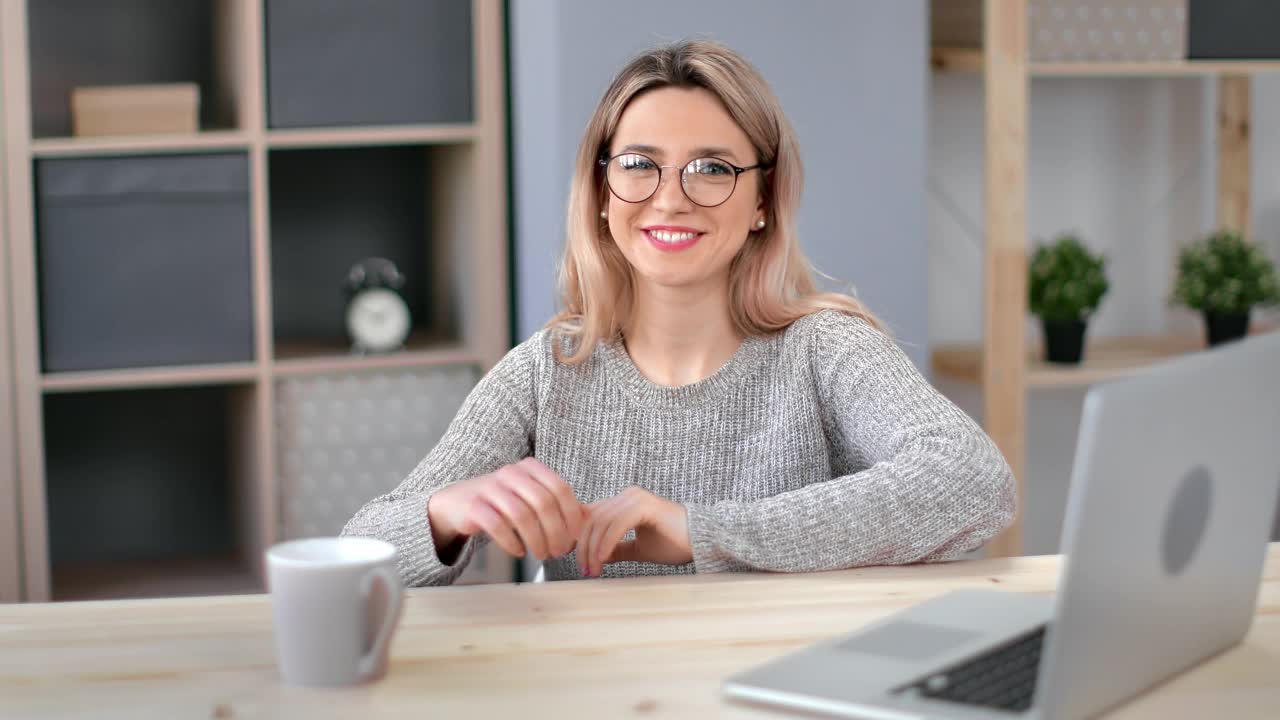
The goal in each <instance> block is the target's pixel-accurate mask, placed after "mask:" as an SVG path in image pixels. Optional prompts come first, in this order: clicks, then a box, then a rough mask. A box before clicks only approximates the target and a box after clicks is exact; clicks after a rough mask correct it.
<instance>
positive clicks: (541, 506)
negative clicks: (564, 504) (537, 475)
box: [497, 467, 571, 560]
mask: <svg viewBox="0 0 1280 720" xmlns="http://www.w3.org/2000/svg"><path fill="white" fill-rule="evenodd" d="M497 477H498V482H499V483H501V484H502V486H503V487H505V488H506V489H507V490H510V491H511V492H512V493H513V494H515V495H516V496H517V497H519V498H520V499H521V500H523V501H524V504H525V505H528V506H529V508H530V509H531V510H533V516H534V520H536V521H537V523H538V527H539V529H541V531H542V536H543V538H545V540H546V543H547V554H546V555H545V556H542V557H538V559H539V560H546V559H547V558H548V557H559V556H561V555H563V554H564V553H567V552H569V550H568V547H567V546H569V545H570V544H571V541H570V540H569V538H568V537H566V533H567V531H566V530H565V525H564V518H563V517H562V516H561V515H560V503H559V502H557V501H556V498H555V496H554V495H552V494H551V491H550V490H548V489H547V488H546V487H544V486H543V485H542V483H540V482H538V481H537V480H535V479H534V478H533V477H532V476H531V475H530V474H528V473H527V472H526V471H525V469H524V468H516V467H512V468H503V470H502V471H499V472H498V474H497Z"/></svg>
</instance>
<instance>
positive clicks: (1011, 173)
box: [930, 0, 1280, 555]
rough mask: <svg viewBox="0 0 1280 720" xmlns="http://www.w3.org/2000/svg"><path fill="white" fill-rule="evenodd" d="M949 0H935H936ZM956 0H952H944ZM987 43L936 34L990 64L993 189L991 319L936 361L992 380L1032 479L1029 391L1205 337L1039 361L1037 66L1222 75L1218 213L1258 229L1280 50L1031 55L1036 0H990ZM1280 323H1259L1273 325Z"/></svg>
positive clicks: (988, 393) (1197, 343)
mask: <svg viewBox="0 0 1280 720" xmlns="http://www.w3.org/2000/svg"><path fill="white" fill-rule="evenodd" d="M938 1H939V0H934V4H935V7H936V6H937V2H938ZM942 1H943V2H945V1H946V0H942ZM981 4H982V11H981V12H982V28H983V31H982V35H983V37H984V38H986V39H987V41H986V42H985V44H984V46H983V47H957V46H954V45H935V46H933V47H932V49H931V55H930V64H931V66H932V68H933V70H934V72H940V73H941V72H965V73H974V72H977V73H981V74H982V78H983V92H984V95H985V121H984V122H985V130H984V138H983V140H984V143H985V147H984V152H985V170H984V183H985V188H984V196H985V215H986V247H985V268H984V275H985V285H984V299H983V305H984V318H985V321H984V325H985V333H984V335H985V336H984V338H983V342H982V343H981V345H980V346H977V345H975V346H946V347H938V348H935V350H934V352H933V356H932V365H933V369H934V371H935V373H937V374H938V375H939V376H942V377H946V378H949V379H956V380H961V381H967V382H977V383H979V384H981V386H982V394H983V403H984V421H985V425H986V430H987V432H988V433H989V434H990V435H991V437H992V439H993V440H994V441H995V443H996V445H997V446H999V447H1000V449H1001V451H1002V452H1003V453H1004V455H1005V458H1006V459H1007V460H1008V462H1009V465H1010V466H1011V467H1012V469H1013V471H1014V474H1015V475H1016V476H1017V478H1018V485H1019V495H1024V491H1025V474H1026V463H1025V438H1026V429H1025V423H1026V392H1027V390H1028V389H1034V388H1047V387H1063V386H1087V385H1089V384H1091V383H1095V382H1099V381H1103V380H1109V379H1112V378H1116V377H1122V376H1124V375H1127V374H1130V373H1134V372H1138V371H1141V369H1142V368H1144V367H1146V366H1148V365H1150V364H1152V363H1154V362H1157V361H1159V360H1162V359H1165V358H1168V357H1172V356H1175V355H1178V354H1182V353H1186V352H1194V351H1197V350H1199V349H1203V347H1204V341H1203V338H1202V337H1200V336H1195V337H1138V338H1109V339H1101V340H1098V341H1090V342H1089V343H1088V345H1087V347H1086V350H1085V357H1086V361H1085V363H1084V364H1083V365H1081V366H1080V367H1058V366H1052V365H1048V364H1046V363H1043V362H1041V361H1039V360H1038V359H1037V358H1038V357H1040V350H1039V348H1038V347H1037V346H1036V345H1035V344H1033V343H1030V342H1029V341H1028V338H1027V337H1026V330H1025V328H1026V318H1027V313H1028V308H1027V287H1026V263H1027V256H1026V252H1027V249H1026V238H1027V227H1026V225H1027V223H1026V213H1027V209H1026V204H1027V200H1026V181H1027V147H1028V144H1029V142H1030V138H1029V137H1028V125H1027V116H1028V108H1027V104H1028V88H1029V83H1030V81H1031V79H1032V78H1062V77H1097V78H1133V77H1153V78H1156V77H1216V78H1218V85H1219V93H1218V97H1219V100H1218V102H1219V107H1218V204H1217V217H1218V224H1219V225H1220V226H1223V227H1229V228H1235V229H1238V230H1241V231H1243V232H1245V234H1246V235H1247V234H1248V230H1249V227H1248V226H1249V132H1250V130H1249V117H1250V99H1249V79H1250V76H1251V75H1254V74H1257V73H1269V72H1280V61H1272V60H1256V61H1255V60H1230V61H1204V60H1187V61H1181V62H1150V63H1144V62H1106V63H1098V62H1071V63H1042V62H1031V61H1030V60H1029V59H1028V58H1029V54H1028V37H1027V17H1028V16H1027V4H1028V2H1027V0H983V2H982V3H981ZM1273 329H1274V328H1272V327H1256V326H1255V327H1254V328H1253V330H1252V331H1253V332H1266V331H1270V330H1273ZM1022 535H1023V525H1022V518H1021V517H1019V518H1018V519H1017V520H1016V521H1015V523H1014V525H1013V526H1012V527H1011V528H1010V529H1009V530H1008V531H1006V532H1005V533H1004V534H1003V535H1001V536H1000V537H998V538H996V540H994V541H993V542H992V543H991V544H990V545H989V549H990V551H991V552H992V553H993V554H996V555H1019V554H1021V551H1022V545H1023V543H1022Z"/></svg>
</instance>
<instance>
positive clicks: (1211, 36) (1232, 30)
mask: <svg viewBox="0 0 1280 720" xmlns="http://www.w3.org/2000/svg"><path fill="white" fill-rule="evenodd" d="M1187 57H1189V58H1191V59H1192V60H1274V59H1277V58H1280V2H1276V0H1190V6H1189V7H1188V9H1187Z"/></svg>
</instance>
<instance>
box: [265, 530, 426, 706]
mask: <svg viewBox="0 0 1280 720" xmlns="http://www.w3.org/2000/svg"><path fill="white" fill-rule="evenodd" d="M267 580H268V587H269V588H270V590H271V605H272V611H273V614H274V616H275V641H276V659H277V661H278V662H279V666H280V674H281V675H283V676H284V681H285V682H286V683H288V684H290V685H308V686H334V685H352V684H356V683H361V682H365V681H368V680H373V679H376V678H378V677H380V676H381V675H382V673H383V672H384V671H385V669H386V664H387V650H388V647H389V646H390V644H391V635H392V633H394V632H395V629H396V625H397V623H398V622H399V620H400V604H401V599H402V597H403V594H404V587H403V585H402V584H401V582H400V575H399V574H398V573H397V572H396V548H395V546H394V545H392V544H391V543H387V542H383V541H382V540H374V539H372V538H360V537H330V538H311V539H306V540H292V541H289V542H284V543H280V544H278V545H275V546H274V547H272V548H271V549H270V550H268V551H267ZM378 586H381V587H382V588H383V591H382V592H381V593H375V590H376V589H377V588H378ZM375 594H377V595H380V596H381V597H382V598H384V601H383V602H382V603H379V604H380V605H381V607H376V608H375V607H371V606H372V605H373V604H374V595H375ZM370 618H374V620H373V621H372V622H371V621H370ZM374 628H376V630H374Z"/></svg>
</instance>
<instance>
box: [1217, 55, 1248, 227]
mask: <svg viewBox="0 0 1280 720" xmlns="http://www.w3.org/2000/svg"><path fill="white" fill-rule="evenodd" d="M1249 104H1250V103H1249V77H1248V76H1246V75H1228V76H1224V77H1221V78H1219V79H1218V216H1217V224H1218V227H1219V228H1224V229H1230V230H1235V231H1237V232H1240V233H1243V234H1244V236H1245V237H1246V238H1248V237H1249V231H1250V227H1249V132H1250V128H1249V113H1250V109H1249Z"/></svg>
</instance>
